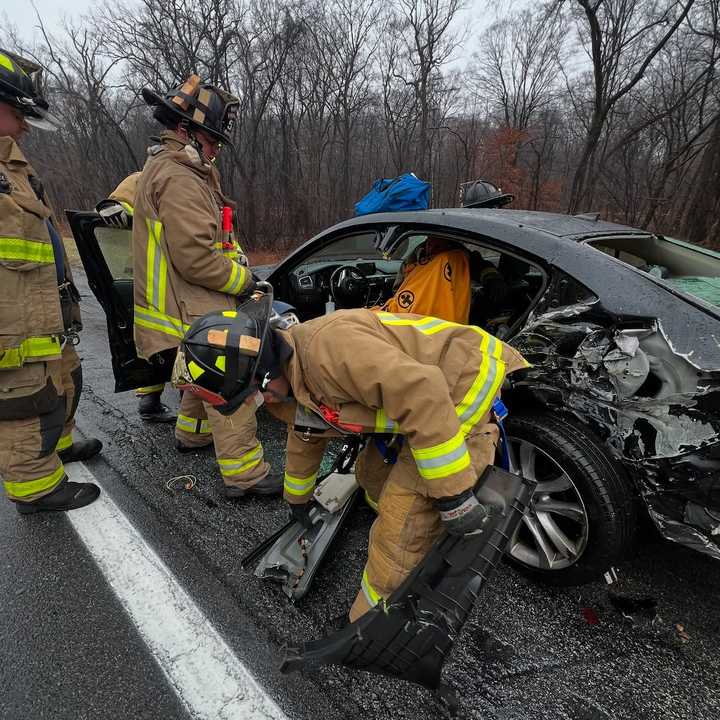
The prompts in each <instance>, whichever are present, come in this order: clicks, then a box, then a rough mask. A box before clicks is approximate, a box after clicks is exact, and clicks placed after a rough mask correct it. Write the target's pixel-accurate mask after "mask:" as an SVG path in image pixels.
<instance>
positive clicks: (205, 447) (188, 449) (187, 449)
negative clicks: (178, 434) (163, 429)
mask: <svg viewBox="0 0 720 720" xmlns="http://www.w3.org/2000/svg"><path fill="white" fill-rule="evenodd" d="M212 446H213V444H212V442H209V443H208V444H207V445H199V446H197V447H194V446H192V445H183V444H182V443H181V442H180V441H179V440H175V449H176V450H177V451H178V452H179V453H182V454H183V455H185V454H186V453H191V452H203V451H204V450H209V449H210V448H211V447H212Z"/></svg>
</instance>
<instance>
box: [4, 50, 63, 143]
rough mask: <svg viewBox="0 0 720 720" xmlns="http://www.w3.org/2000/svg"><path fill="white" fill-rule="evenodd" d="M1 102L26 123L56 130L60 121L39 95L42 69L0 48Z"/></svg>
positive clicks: (40, 94)
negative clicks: (14, 110) (17, 113)
mask: <svg viewBox="0 0 720 720" xmlns="http://www.w3.org/2000/svg"><path fill="white" fill-rule="evenodd" d="M0 101H2V102H6V103H8V104H9V105H11V106H12V107H13V108H15V109H16V110H17V111H18V112H19V113H20V114H21V115H22V116H23V118H25V120H26V121H27V123H28V124H29V125H32V126H34V127H37V128H40V129H41V130H57V128H58V127H59V125H60V122H59V120H58V119H57V118H56V117H55V116H53V115H52V114H50V113H49V112H48V104H47V102H46V101H45V100H44V99H43V96H42V68H41V67H40V65H37V64H36V63H34V62H32V61H31V60H26V59H25V58H22V57H20V56H19V55H15V54H14V53H10V52H7V51H6V50H2V49H0Z"/></svg>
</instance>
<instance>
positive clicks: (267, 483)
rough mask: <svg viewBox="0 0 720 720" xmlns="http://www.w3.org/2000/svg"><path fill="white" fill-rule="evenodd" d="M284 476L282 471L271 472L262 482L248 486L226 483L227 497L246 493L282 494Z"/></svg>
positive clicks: (241, 495) (240, 495) (242, 495)
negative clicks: (242, 486)
mask: <svg viewBox="0 0 720 720" xmlns="http://www.w3.org/2000/svg"><path fill="white" fill-rule="evenodd" d="M283 482H284V478H283V476H282V475H281V474H280V473H270V474H269V475H266V476H265V477H264V478H263V479H262V480H260V482H257V483H255V485H251V486H250V487H247V488H241V487H236V486H229V485H224V488H225V497H227V498H238V497H245V495H280V494H281V493H282V491H283Z"/></svg>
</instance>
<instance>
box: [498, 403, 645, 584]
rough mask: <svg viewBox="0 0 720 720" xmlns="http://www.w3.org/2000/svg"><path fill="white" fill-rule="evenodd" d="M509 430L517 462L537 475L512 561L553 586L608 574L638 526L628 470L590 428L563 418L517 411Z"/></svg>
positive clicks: (512, 546)
mask: <svg viewBox="0 0 720 720" xmlns="http://www.w3.org/2000/svg"><path fill="white" fill-rule="evenodd" d="M506 430H507V435H508V438H509V444H510V447H511V449H512V457H513V461H514V464H515V466H516V467H517V468H518V469H519V470H520V471H521V472H522V474H523V475H527V476H531V477H532V476H534V479H536V480H538V486H537V489H536V491H535V494H534V495H533V499H532V503H531V507H530V510H529V512H528V513H527V514H526V515H525V517H524V518H523V522H522V523H521V525H520V527H519V528H518V530H517V532H516V533H515V534H514V536H513V538H512V539H511V542H510V546H509V548H510V549H509V550H508V554H507V558H508V560H509V562H510V563H511V564H512V565H513V566H514V567H515V568H517V569H518V570H519V571H520V572H521V573H523V574H524V575H526V576H528V577H531V578H533V579H535V580H539V581H541V582H544V583H547V584H551V585H564V586H570V585H582V584H584V583H587V582H590V581H592V580H595V579H597V578H598V577H600V576H602V574H603V573H604V572H606V571H607V570H608V569H609V568H610V567H611V566H612V565H613V564H615V563H617V562H618V561H619V560H620V559H621V558H622V557H623V555H624V554H625V553H626V552H627V550H628V549H629V547H630V545H631V542H632V538H633V533H634V529H635V492H634V488H633V487H632V485H631V483H630V480H629V478H628V477H627V475H626V473H625V471H624V469H623V468H622V466H620V465H619V463H618V462H617V461H616V460H614V459H613V458H612V456H611V455H610V454H609V453H608V451H607V450H606V449H605V448H604V447H603V446H602V444H601V442H600V440H598V439H596V438H595V437H594V436H593V434H592V432H591V431H590V430H589V429H587V428H585V427H584V426H582V425H581V424H580V423H578V422H575V421H573V420H570V419H566V418H565V417H562V418H561V417H558V416H556V415H552V414H549V413H539V414H536V415H527V416H524V415H511V416H510V417H509V418H508V420H507V421H506Z"/></svg>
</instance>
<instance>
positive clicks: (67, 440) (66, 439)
mask: <svg viewBox="0 0 720 720" xmlns="http://www.w3.org/2000/svg"><path fill="white" fill-rule="evenodd" d="M72 444H73V439H72V433H68V434H67V435H63V436H62V437H61V438H60V439H59V440H58V444H57V445H56V446H55V450H57V452H60V451H61V450H67V449H68V448H69V447H71V446H72Z"/></svg>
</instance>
